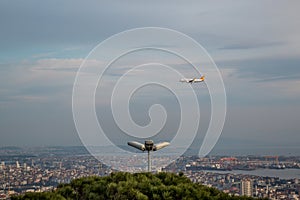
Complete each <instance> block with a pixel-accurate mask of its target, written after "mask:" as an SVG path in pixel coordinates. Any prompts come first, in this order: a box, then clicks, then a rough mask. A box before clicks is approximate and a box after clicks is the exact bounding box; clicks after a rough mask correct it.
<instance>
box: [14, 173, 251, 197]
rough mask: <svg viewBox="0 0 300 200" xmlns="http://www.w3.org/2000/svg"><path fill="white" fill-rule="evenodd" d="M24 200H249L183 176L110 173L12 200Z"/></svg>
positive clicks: (81, 179) (77, 180)
mask: <svg viewBox="0 0 300 200" xmlns="http://www.w3.org/2000/svg"><path fill="white" fill-rule="evenodd" d="M25 199H26V200H27V199H39V200H41V199H49V200H50V199H57V200H60V199H61V200H64V199H78V200H85V199H90V200H96V199H130V200H134V199H136V200H142V199H143V200H146V199H149V200H152V199H153V200H155V199H170V200H171V199H207V200H209V199H214V200H216V199H225V200H226V199H233V200H236V199H249V200H250V199H253V198H249V197H231V196H229V195H227V194H225V193H223V192H220V191H218V190H217V189H214V188H209V187H206V186H203V185H201V184H197V183H192V182H191V181H190V180H189V179H188V178H187V177H185V176H183V174H180V175H176V174H172V173H164V172H163V173H158V174H151V173H135V174H131V173H126V172H117V173H112V174H111V175H109V176H106V177H86V178H80V179H76V180H73V181H72V182H71V183H70V184H61V185H59V186H58V188H57V189H56V190H55V191H53V192H45V193H27V194H25V195H22V196H16V197H12V200H25Z"/></svg>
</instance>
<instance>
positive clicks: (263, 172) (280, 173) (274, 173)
mask: <svg viewBox="0 0 300 200" xmlns="http://www.w3.org/2000/svg"><path fill="white" fill-rule="evenodd" d="M206 171H207V172H212V173H220V174H227V173H231V174H249V175H255V176H263V177H278V178H280V179H295V178H297V179H300V169H280V170H278V169H256V170H251V171H244V170H232V171H214V170H206Z"/></svg>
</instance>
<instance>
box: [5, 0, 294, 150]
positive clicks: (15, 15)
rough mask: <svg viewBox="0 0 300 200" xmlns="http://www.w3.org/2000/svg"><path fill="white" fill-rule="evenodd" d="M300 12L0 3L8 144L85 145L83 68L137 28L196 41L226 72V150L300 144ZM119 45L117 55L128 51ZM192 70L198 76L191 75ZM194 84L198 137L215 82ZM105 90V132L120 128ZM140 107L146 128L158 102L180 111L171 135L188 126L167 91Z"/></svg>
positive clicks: (193, 4)
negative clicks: (77, 112) (76, 96)
mask: <svg viewBox="0 0 300 200" xmlns="http://www.w3.org/2000/svg"><path fill="white" fill-rule="evenodd" d="M299 6H300V2H299V1H279V0H276V1H267V0H266V1H258V0H254V1H228V0H226V1H222V2H220V1H219V2H217V1H189V2H184V1H163V2H160V1H152V2H142V1H131V2H130V3H128V2H124V1H113V2H112V1H85V2H82V1H73V0H72V1H71V0H63V1H56V0H52V1H43V2H41V1H37V0H28V1H9V0H3V1H1V2H0V27H1V31H0V44H1V45H0V137H1V140H0V146H45V145H46V146H47V145H68V146H70V145H82V142H81V140H80V137H79V135H78V134H77V131H76V128H75V124H74V121H73V114H72V90H73V84H74V81H75V77H76V72H77V70H78V69H79V67H80V65H81V64H82V63H83V61H84V59H85V58H86V56H87V55H88V54H89V53H90V51H91V50H92V49H93V48H94V47H95V46H96V45H98V44H99V43H100V42H102V41H104V40H105V39H107V38H109V37H110V36H112V35H114V34H118V33H120V32H122V31H126V30H128V29H133V28H141V27H162V28H168V29H173V30H176V31H179V32H182V33H184V34H186V35H188V36H189V37H191V38H193V39H194V40H195V41H197V42H198V43H199V44H201V45H202V46H203V47H204V48H205V49H206V51H207V52H208V53H209V55H210V56H211V57H212V59H213V60H214V62H215V63H216V65H217V67H218V69H219V70H220V73H221V75H222V78H223V81H224V86H225V90H226V95H227V113H226V120H225V124H224V129H223V131H222V134H221V137H220V138H219V141H218V143H217V145H216V148H217V147H232V148H234V147H236V148H237V149H238V148H250V149H257V148H262V147H270V148H271V147H272V148H274V147H275V148H279V149H280V148H284V147H287V148H291V147H297V146H298V145H299V140H300V123H299V119H300V101H299V100H300V87H299V85H300V37H299V35H300V22H299V20H298V19H299V17H300V14H299V12H298V10H299V9H298V8H299ZM111 48H112V52H113V49H114V48H118V45H115V46H114V45H112V46H111ZM170 48H171V47H170ZM175 48H178V47H175ZM106 53H107V54H109V53H110V52H106ZM137 55H138V57H139V58H140V59H141V60H142V61H144V62H145V60H147V59H148V60H151V59H149V58H153V57H155V58H159V59H165V60H168V58H170V59H169V60H168V61H166V62H167V63H168V64H170V65H173V66H178V67H182V68H184V69H187V68H188V67H186V66H185V65H184V64H182V63H180V62H179V61H178V62H177V61H175V60H173V58H171V57H168V56H170V55H164V54H163V53H160V54H156V53H155V52H153V53H152V54H151V53H150V54H147V53H145V52H144V54H143V53H141V54H140V55H139V54H137ZM149 55H150V56H149ZM151 56H152V57H151ZM156 56H158V57H156ZM133 57H134V56H133ZM122 62H123V65H122V66H123V68H122V67H121V68H118V67H115V68H113V69H112V70H111V71H108V72H107V74H106V75H105V79H107V80H108V81H110V80H114V81H116V80H117V79H118V77H120V74H121V73H124V70H125V71H126V69H127V68H126V66H130V65H132V62H131V58H130V56H129V58H127V60H126V59H124V60H123V61H122ZM115 66H117V65H115ZM186 73H187V74H188V75H193V74H194V73H193V72H191V71H188V70H186ZM152 75H153V76H156V75H157V74H152ZM149 77H151V73H150V74H149ZM176 81H177V80H176ZM180 87H182V85H181V86H180ZM192 87H194V88H195V90H196V91H197V92H196V93H197V96H198V98H199V99H200V100H199V106H200V107H201V109H202V111H201V120H202V121H201V122H200V127H201V128H200V130H199V131H198V135H197V136H196V138H197V140H196V141H198V140H200V139H201V138H203V131H204V132H205V130H206V129H207V126H208V121H209V119H210V109H209V107H210V101H209V98H208V97H209V94H208V92H207V89H206V88H205V86H199V85H198V86H195V85H194V86H192ZM108 88H110V87H109V86H108ZM100 89H101V87H100V88H99V90H100ZM103 91H104V92H103ZM103 91H102V92H101V91H100V92H98V93H97V94H96V100H97V115H98V118H101V117H102V118H103V120H104V121H103V122H102V123H104V124H105V129H107V130H108V131H116V132H118V131H120V130H118V127H116V124H114V122H113V121H112V118H111V117H109V115H106V114H103V113H106V112H107V105H108V104H107V101H106V99H105V95H107V94H109V93H108V92H105V91H106V90H105V89H104V90H103ZM103 96H104V97H103ZM102 97H103V98H102ZM120 101H121V100H120ZM132 102H133V103H132V104H130V106H129V107H130V109H131V111H132V118H133V120H134V121H136V123H138V124H140V125H141V126H144V125H147V123H149V116H148V113H147V112H148V109H149V106H151V105H152V104H156V103H159V104H162V105H164V106H165V110H166V111H169V112H170V113H171V114H170V115H168V116H170V117H169V118H168V119H167V122H166V123H167V125H166V127H164V129H163V131H166V132H174V131H175V130H174V129H176V127H177V126H178V123H177V121H176V120H178V118H179V117H178V116H179V114H178V111H177V110H176V109H175V108H176V107H178V102H176V100H175V99H174V96H172V94H171V93H169V92H166V91H164V90H162V88H160V87H148V88H147V87H145V88H143V89H141V91H140V92H136V94H135V95H133V97H132ZM174 109H175V111H174ZM190 109H191V110H193V108H190ZM103 116H104V117H103ZM106 116H107V117H106ZM190 120H193V119H190ZM187 132H188V131H187ZM197 145H198V143H197V142H194V146H197Z"/></svg>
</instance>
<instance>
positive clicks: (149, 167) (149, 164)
mask: <svg viewBox="0 0 300 200" xmlns="http://www.w3.org/2000/svg"><path fill="white" fill-rule="evenodd" d="M148 172H151V160H150V151H148Z"/></svg>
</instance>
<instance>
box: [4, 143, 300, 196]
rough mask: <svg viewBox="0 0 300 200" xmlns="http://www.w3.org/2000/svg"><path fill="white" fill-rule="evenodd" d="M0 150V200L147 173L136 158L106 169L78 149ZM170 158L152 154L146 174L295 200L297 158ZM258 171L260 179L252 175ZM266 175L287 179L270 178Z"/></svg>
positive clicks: (237, 192)
mask: <svg viewBox="0 0 300 200" xmlns="http://www.w3.org/2000/svg"><path fill="white" fill-rule="evenodd" d="M0 151H1V152H0V153H1V154H0V199H9V197H10V196H11V195H18V194H22V193H25V192H43V191H51V190H53V189H55V188H56V187H57V185H58V184H60V183H69V182H70V181H71V180H73V179H76V178H80V177H86V176H92V175H96V176H106V175H108V174H110V173H111V172H112V171H114V170H115V169H116V168H118V169H119V170H122V171H129V172H139V171H147V162H146V161H145V162H144V161H143V160H142V159H140V156H141V155H142V154H138V155H137V156H132V157H130V158H122V155H119V156H118V155H115V156H114V159H115V161H114V162H113V165H112V167H108V166H107V165H105V164H103V163H102V162H100V161H99V160H97V159H95V158H94V157H92V156H91V155H89V154H88V152H86V150H85V149H84V148H82V147H64V148H63V147H48V148H39V149H36V148H35V149H18V148H5V149H2V150H0ZM104 159H111V160H112V159H113V157H112V156H110V157H105V156H103V157H102V158H101V159H100V160H101V161H103V160H104ZM126 159H127V160H126ZM172 159H173V157H172V156H165V157H163V156H155V155H153V168H152V171H153V172H154V173H155V172H157V171H161V170H163V171H168V172H174V173H179V172H183V173H184V174H185V175H186V176H187V177H188V178H190V179H191V180H192V181H193V182H197V183H201V184H203V185H207V186H209V187H214V188H217V189H219V190H221V191H223V192H226V193H228V194H230V195H236V196H240V195H245V196H252V197H266V198H269V199H299V193H300V184H299V180H298V178H299V174H300V157H295V156H293V157H292V156H290V157H277V156H273V157H270V156H269V157H266V156H240V157H228V156H210V157H205V158H199V157H197V156H181V157H180V158H178V159H177V160H176V161H174V162H171V164H169V165H167V166H166V163H170V160H172ZM104 163H107V162H104ZM131 165H132V166H135V165H136V166H137V167H132V166H131ZM161 166H165V167H163V168H162V167H161ZM260 171H262V172H263V173H262V175H259V174H258V172H260ZM268 171H272V172H274V171H276V172H278V173H281V174H283V175H287V176H286V177H284V176H282V177H278V176H276V175H274V176H270V175H267V172H268ZM289 172H290V173H291V174H288V173H289ZM273 174H275V173H273Z"/></svg>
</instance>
